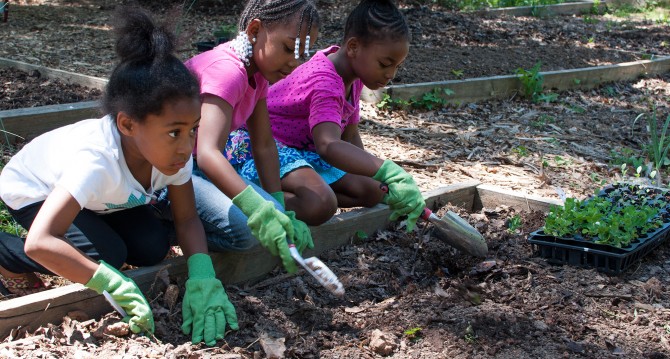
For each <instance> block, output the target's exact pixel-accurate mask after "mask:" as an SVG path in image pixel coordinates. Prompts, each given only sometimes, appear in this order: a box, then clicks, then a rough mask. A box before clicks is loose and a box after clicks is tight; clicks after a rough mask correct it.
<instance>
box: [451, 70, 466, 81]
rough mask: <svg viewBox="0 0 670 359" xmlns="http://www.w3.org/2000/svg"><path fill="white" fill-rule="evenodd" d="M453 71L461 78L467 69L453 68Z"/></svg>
mask: <svg viewBox="0 0 670 359" xmlns="http://www.w3.org/2000/svg"><path fill="white" fill-rule="evenodd" d="M451 73H452V74H453V75H454V76H456V78H457V79H460V78H461V77H463V74H464V73H465V71H463V70H456V69H453V70H451Z"/></svg>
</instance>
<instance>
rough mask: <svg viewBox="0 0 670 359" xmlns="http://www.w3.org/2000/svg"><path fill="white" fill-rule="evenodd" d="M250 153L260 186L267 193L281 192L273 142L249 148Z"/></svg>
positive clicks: (275, 148) (277, 160)
mask: <svg viewBox="0 0 670 359" xmlns="http://www.w3.org/2000/svg"><path fill="white" fill-rule="evenodd" d="M251 152H252V154H253V156H254V162H255V164H256V171H258V178H259V180H260V182H261V186H262V187H263V189H264V190H265V191H266V192H268V193H273V192H278V191H281V182H280V178H279V154H278V153H277V146H276V145H275V142H274V140H272V141H271V143H269V144H263V145H259V146H257V145H256V144H253V145H252V146H251Z"/></svg>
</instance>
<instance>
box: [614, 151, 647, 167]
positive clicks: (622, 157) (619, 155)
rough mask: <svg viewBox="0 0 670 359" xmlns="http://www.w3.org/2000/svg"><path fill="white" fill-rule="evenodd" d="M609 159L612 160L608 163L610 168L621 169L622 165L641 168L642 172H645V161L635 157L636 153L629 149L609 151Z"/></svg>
mask: <svg viewBox="0 0 670 359" xmlns="http://www.w3.org/2000/svg"><path fill="white" fill-rule="evenodd" d="M610 157H612V160H611V161H610V164H611V165H612V166H615V167H621V165H623V164H625V165H627V166H630V167H633V168H637V167H639V166H643V170H644V171H646V170H647V167H646V166H645V159H644V158H642V157H639V156H636V152H635V151H633V150H632V149H631V148H628V147H623V148H622V149H621V150H620V151H616V150H612V151H610Z"/></svg>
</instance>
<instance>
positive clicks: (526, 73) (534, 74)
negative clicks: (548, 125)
mask: <svg viewBox="0 0 670 359" xmlns="http://www.w3.org/2000/svg"><path fill="white" fill-rule="evenodd" d="M541 66H542V62H537V63H536V64H535V66H533V67H532V68H531V69H530V70H525V69H522V68H518V69H517V70H516V74H517V75H518V76H519V81H521V85H522V91H523V95H524V96H525V97H526V98H529V99H531V100H533V102H537V101H538V97H539V96H540V94H542V89H543V84H544V76H542V74H541V73H540V67H541Z"/></svg>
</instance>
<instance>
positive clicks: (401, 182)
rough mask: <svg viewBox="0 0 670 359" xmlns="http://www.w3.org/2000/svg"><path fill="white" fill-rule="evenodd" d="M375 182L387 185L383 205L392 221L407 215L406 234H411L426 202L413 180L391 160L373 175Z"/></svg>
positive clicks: (385, 162)
mask: <svg viewBox="0 0 670 359" xmlns="http://www.w3.org/2000/svg"><path fill="white" fill-rule="evenodd" d="M372 178H374V179H375V180H377V181H379V182H382V183H385V184H386V185H388V193H387V194H386V196H384V203H386V204H388V205H389V208H390V209H391V217H390V219H391V220H392V221H395V220H396V219H398V218H399V217H400V216H404V215H407V232H411V231H412V229H414V225H416V221H417V220H418V219H419V216H421V213H423V209H424V208H425V207H426V202H425V201H424V200H423V195H421V191H420V190H419V187H418V186H417V185H416V183H414V179H413V178H412V176H410V174H409V173H407V172H405V170H403V169H402V168H401V167H400V166H398V165H397V164H395V163H394V162H393V161H391V160H385V161H384V163H382V165H381V167H379V170H378V171H377V173H375V175H374V176H373V177H372Z"/></svg>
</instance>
